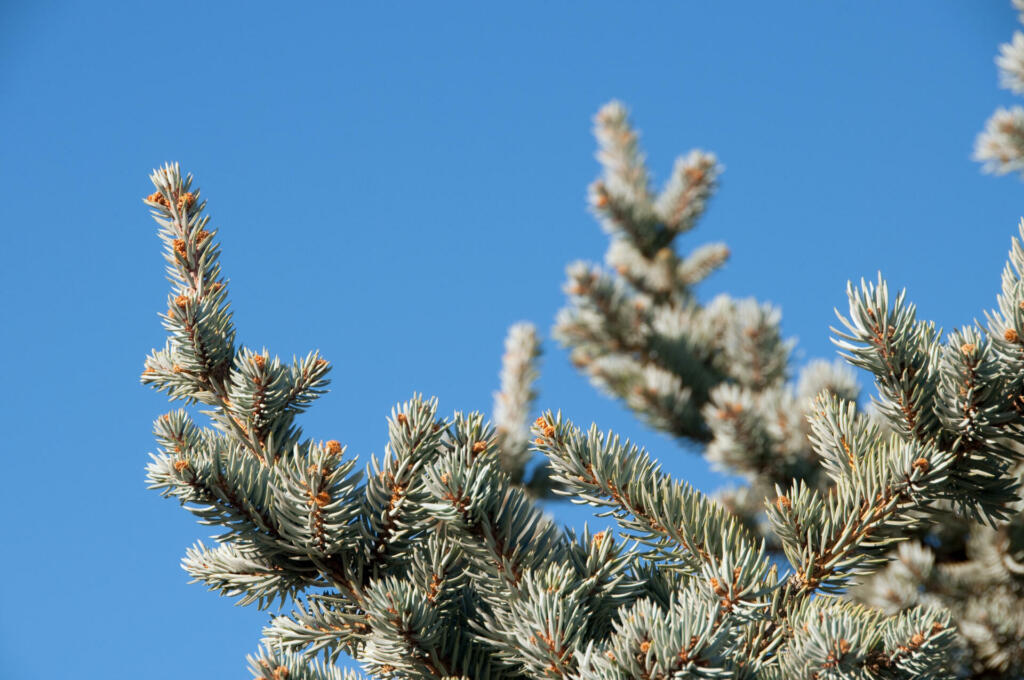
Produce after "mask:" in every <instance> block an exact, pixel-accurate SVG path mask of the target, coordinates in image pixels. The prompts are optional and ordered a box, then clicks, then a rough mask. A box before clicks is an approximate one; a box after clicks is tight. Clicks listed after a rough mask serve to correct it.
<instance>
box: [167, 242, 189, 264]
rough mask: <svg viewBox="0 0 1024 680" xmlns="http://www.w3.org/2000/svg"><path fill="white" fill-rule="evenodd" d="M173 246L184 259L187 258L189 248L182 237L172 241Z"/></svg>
mask: <svg viewBox="0 0 1024 680" xmlns="http://www.w3.org/2000/svg"><path fill="white" fill-rule="evenodd" d="M171 246H172V247H173V248H174V252H176V253H177V254H178V256H179V257H181V258H182V259H185V258H186V257H187V256H188V248H186V247H185V242H184V241H183V240H182V239H180V238H176V239H174V240H173V241H171Z"/></svg>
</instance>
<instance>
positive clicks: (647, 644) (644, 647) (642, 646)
mask: <svg viewBox="0 0 1024 680" xmlns="http://www.w3.org/2000/svg"><path fill="white" fill-rule="evenodd" d="M650 649H651V643H650V642H648V641H647V640H644V641H643V642H641V643H640V651H641V652H643V653H644V654H646V653H647V652H648V651H649V650H650Z"/></svg>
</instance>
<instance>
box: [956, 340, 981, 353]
mask: <svg viewBox="0 0 1024 680" xmlns="http://www.w3.org/2000/svg"><path fill="white" fill-rule="evenodd" d="M976 349H978V347H977V345H975V344H974V343H972V342H965V343H964V344H962V345H960V351H961V352H963V353H964V354H974V350H976Z"/></svg>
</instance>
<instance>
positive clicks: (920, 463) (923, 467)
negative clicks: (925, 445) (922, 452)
mask: <svg viewBox="0 0 1024 680" xmlns="http://www.w3.org/2000/svg"><path fill="white" fill-rule="evenodd" d="M912 467H914V468H916V469H918V470H920V471H921V472H928V468H929V467H930V464H929V463H928V459H927V458H918V459H917V460H915V461H914V464H913V466H912Z"/></svg>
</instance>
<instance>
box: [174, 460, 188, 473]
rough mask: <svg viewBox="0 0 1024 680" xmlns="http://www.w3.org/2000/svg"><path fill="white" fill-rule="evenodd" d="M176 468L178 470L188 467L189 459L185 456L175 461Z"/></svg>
mask: <svg viewBox="0 0 1024 680" xmlns="http://www.w3.org/2000/svg"><path fill="white" fill-rule="evenodd" d="M174 469H175V470H177V471H178V472H182V471H183V470H186V469H188V461H187V460H185V459H184V458H182V459H179V460H176V461H174Z"/></svg>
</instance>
